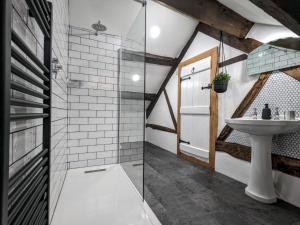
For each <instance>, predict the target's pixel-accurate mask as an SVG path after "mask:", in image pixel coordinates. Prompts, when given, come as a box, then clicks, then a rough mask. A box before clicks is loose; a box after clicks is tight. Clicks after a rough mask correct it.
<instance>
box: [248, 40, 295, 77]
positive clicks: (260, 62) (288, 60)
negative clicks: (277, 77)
mask: <svg viewBox="0 0 300 225" xmlns="http://www.w3.org/2000/svg"><path fill="white" fill-rule="evenodd" d="M299 65H300V51H296V50H292V49H285V48H279V47H275V46H271V45H267V44H265V45H262V46H260V47H259V48H257V49H255V50H254V51H253V52H251V53H250V54H249V56H248V59H247V74H248V75H257V74H260V73H264V72H269V71H274V70H279V69H283V68H288V67H292V66H299Z"/></svg>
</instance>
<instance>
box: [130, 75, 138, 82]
mask: <svg viewBox="0 0 300 225" xmlns="http://www.w3.org/2000/svg"><path fill="white" fill-rule="evenodd" d="M131 79H132V80H133V81H134V82H137V81H139V80H140V75H138V74H133V75H132V77H131Z"/></svg>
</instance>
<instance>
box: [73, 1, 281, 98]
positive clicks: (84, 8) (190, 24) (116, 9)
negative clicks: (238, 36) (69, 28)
mask: <svg viewBox="0 0 300 225" xmlns="http://www.w3.org/2000/svg"><path fill="white" fill-rule="evenodd" d="M69 1H70V24H71V25H73V26H78V27H84V28H90V26H91V24H92V23H95V22H97V21H98V20H101V21H102V22H103V24H105V25H106V26H107V27H108V31H107V33H110V34H117V35H123V36H124V35H125V34H126V33H127V32H128V31H129V30H130V29H131V27H132V24H134V22H135V20H136V18H137V15H138V14H139V12H140V9H141V4H140V3H138V2H135V1H133V0H84V1H83V0H69ZM218 1H219V2H220V3H222V4H224V5H225V6H227V7H229V8H231V9H232V10H234V11H235V12H237V13H239V14H240V15H242V16H244V17H245V18H247V19H248V20H250V21H252V22H255V23H261V24H269V25H281V24H280V23H279V22H278V21H276V20H275V19H274V18H272V17H271V16H269V15H268V14H266V13H265V12H264V11H263V10H261V9H260V8H258V7H257V6H255V5H254V4H252V3H251V2H250V1H249V0H218ZM155 25H156V26H159V27H160V29H161V33H160V36H159V37H158V38H157V39H153V38H151V36H150V29H151V27H152V26H155ZM196 25H197V21H196V20H195V19H194V18H191V17H189V16H187V15H184V14H181V13H178V12H176V11H174V10H172V9H170V8H168V7H166V6H163V5H161V4H159V3H157V2H154V1H152V0H148V4H147V29H146V32H147V36H146V38H147V45H146V46H147V52H148V53H152V54H156V55H161V56H168V57H172V58H175V57H177V56H178V54H179V53H180V51H181V49H182V48H183V46H184V45H185V44H186V42H187V40H188V39H189V37H190V36H191V34H192V32H193V31H194V29H195V27H196ZM141 32H142V31H141ZM169 68H170V67H166V66H156V65H149V64H148V65H147V68H146V69H147V70H146V71H147V77H146V92H150V93H156V92H157V91H158V89H159V87H160V84H161V83H162V81H163V79H164V78H165V76H166V74H167V72H168V70H169Z"/></svg>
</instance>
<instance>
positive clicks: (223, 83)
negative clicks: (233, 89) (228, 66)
mask: <svg viewBox="0 0 300 225" xmlns="http://www.w3.org/2000/svg"><path fill="white" fill-rule="evenodd" d="M227 87H228V80H215V81H214V90H215V92H217V93H224V92H225V91H227Z"/></svg>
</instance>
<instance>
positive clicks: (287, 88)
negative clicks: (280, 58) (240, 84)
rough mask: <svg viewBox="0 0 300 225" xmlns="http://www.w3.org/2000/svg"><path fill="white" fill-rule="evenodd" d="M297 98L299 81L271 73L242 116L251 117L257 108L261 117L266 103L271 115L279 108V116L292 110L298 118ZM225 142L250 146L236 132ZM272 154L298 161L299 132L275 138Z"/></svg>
mask: <svg viewBox="0 0 300 225" xmlns="http://www.w3.org/2000/svg"><path fill="white" fill-rule="evenodd" d="M299 96H300V82H299V81H297V80H295V79H294V78H292V77H290V76H287V75H286V74H284V73H282V72H273V73H272V75H271V76H270V78H269V80H268V81H267V83H266V84H265V86H264V87H263V89H262V90H261V92H260V93H259V95H258V96H257V98H256V99H255V100H254V102H253V103H252V104H251V106H250V108H249V110H248V111H247V112H246V113H245V115H244V116H246V117H249V116H251V114H252V111H253V108H257V109H258V115H259V116H261V113H262V109H263V108H264V104H265V103H268V104H269V107H270V108H271V110H272V113H274V112H275V107H279V113H280V114H281V115H283V113H284V111H288V110H294V111H296V115H297V117H300V98H299ZM226 141H227V142H231V143H238V144H242V145H246V146H251V145H250V142H249V138H248V137H247V135H246V134H244V133H241V132H238V131H233V132H232V133H231V135H230V136H229V137H228V138H227V140H226ZM272 152H273V153H274V154H277V155H282V156H287V157H291V158H296V159H300V131H299V132H295V133H291V134H283V135H277V136H275V137H274V138H273V147H272Z"/></svg>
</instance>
